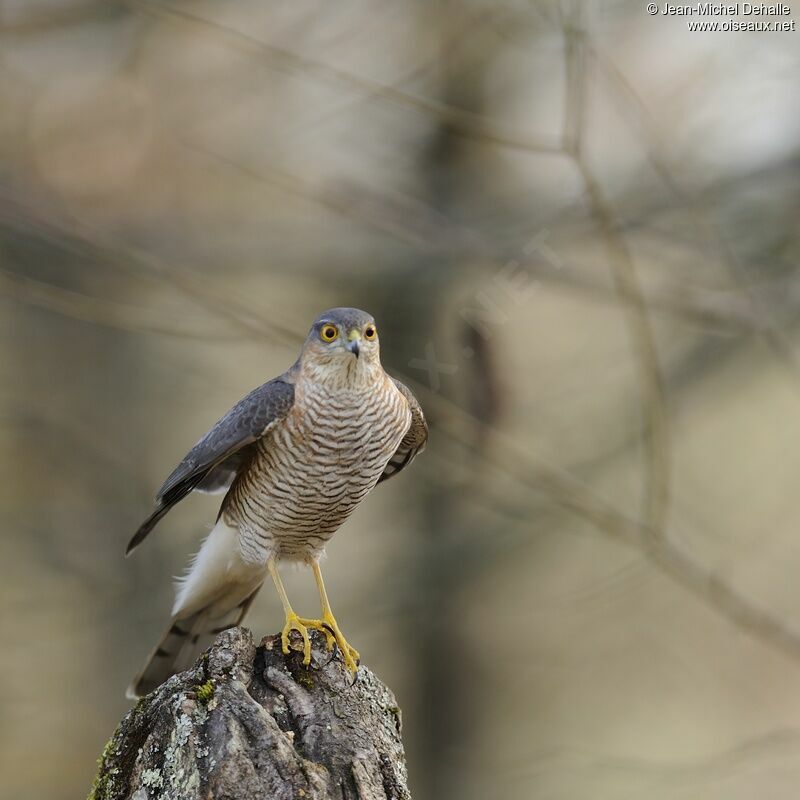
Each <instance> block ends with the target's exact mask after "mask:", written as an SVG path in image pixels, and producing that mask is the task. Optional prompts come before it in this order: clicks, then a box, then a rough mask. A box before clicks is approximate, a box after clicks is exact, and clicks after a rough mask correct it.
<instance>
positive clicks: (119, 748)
mask: <svg viewBox="0 0 800 800" xmlns="http://www.w3.org/2000/svg"><path fill="white" fill-rule="evenodd" d="M324 641H325V640H324V637H323V636H322V635H321V634H316V632H314V634H313V643H314V648H313V658H312V661H311V664H310V665H309V666H308V667H304V666H303V664H302V654H301V653H298V652H294V651H292V652H291V653H290V654H289V655H284V654H283V653H282V652H281V647H280V637H279V636H271V637H267V638H265V639H264V640H263V642H262V643H261V644H260V645H259V646H256V645H255V644H254V642H253V638H252V635H251V634H250V632H249V631H248V630H247V629H245V628H232V629H230V630H228V631H225V632H223V633H221V634H220V635H219V636H218V637H217V640H216V642H215V643H214V645H213V647H211V648H210V650H208V651H207V652H206V653H205V654H204V655H203V656H202V657H201V658H200V659H199V660H198V662H197V663H196V664H195V665H194V667H193V668H192V669H190V670H187V671H186V672H183V673H181V674H179V675H175V676H174V677H172V678H170V680H168V681H167V682H166V683H165V684H164V685H163V686H161V687H159V688H158V689H157V690H156V691H154V692H153V693H152V694H150V695H148V696H147V697H145V698H143V699H142V700H140V701H139V702H138V704H137V705H136V707H135V708H133V709H132V710H131V711H130V712H129V713H128V714H127V715H126V716H125V717H124V718H123V720H122V722H121V723H120V724H119V727H118V728H117V730H116V732H115V733H114V735H113V736H112V738H111V740H110V741H109V742H108V744H107V745H106V748H105V750H104V751H103V754H102V756H101V759H100V768H99V772H98V775H97V778H96V780H95V783H94V786H93V787H92V791H91V793H90V800H161V799H162V798H163V800H190V799H191V800H195V798H197V800H201V799H202V800H222V799H223V798H224V799H225V800H266V799H267V798H268V799H269V800H290V799H291V800H296V798H307V799H308V800H328V799H329V798H331V799H333V798H335V799H336V800H410V794H409V791H408V788H407V785H406V768H405V757H404V754H403V745H402V741H401V739H400V712H399V709H398V707H397V704H396V701H395V699H394V695H393V694H392V693H391V692H390V691H389V689H388V688H387V687H386V686H384V685H383V684H382V683H381V682H380V681H379V680H378V679H377V678H376V677H375V675H373V674H372V672H370V671H369V670H368V669H366V668H365V667H360V668H359V670H358V674H357V676H356V678H355V679H354V678H353V676H352V675H351V674H350V673H348V672H347V671H346V670H345V669H344V666H343V664H342V660H341V656H340V655H339V654H338V653H336V654H335V655H334V654H332V653H329V652H327V651H326V650H325V648H324Z"/></svg>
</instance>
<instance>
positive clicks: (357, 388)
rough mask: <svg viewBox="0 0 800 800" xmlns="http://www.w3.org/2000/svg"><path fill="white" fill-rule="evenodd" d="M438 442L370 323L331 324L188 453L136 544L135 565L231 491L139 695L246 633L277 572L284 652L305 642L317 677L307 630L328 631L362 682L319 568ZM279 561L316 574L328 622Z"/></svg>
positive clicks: (344, 317)
mask: <svg viewBox="0 0 800 800" xmlns="http://www.w3.org/2000/svg"><path fill="white" fill-rule="evenodd" d="M427 438H428V427H427V424H426V422H425V417H424V416H423V413H422V410H421V408H420V406H419V403H418V402H417V400H416V398H415V397H414V395H413V394H412V393H411V391H410V390H409V389H408V387H406V386H404V385H403V384H402V383H400V381H398V380H395V379H394V378H392V377H391V376H389V375H388V374H387V373H386V372H385V371H384V369H383V367H382V366H381V361H380V351H379V345H378V330H377V327H376V325H375V320H374V319H373V318H372V316H371V315H370V314H367V313H366V312H364V311H359V310H358V309H355V308H332V309H330V310H329V311H326V312H324V313H323V314H321V315H320V316H319V317H318V318H317V319H316V320H315V321H314V324H313V325H312V326H311V330H310V331H309V334H308V337H307V338H306V340H305V343H304V345H303V348H302V350H301V352H300V357H299V358H298V359H297V361H296V362H295V363H294V365H293V366H291V367H290V368H289V369H288V370H287V371H286V372H284V373H283V375H280V376H278V377H277V378H274V379H273V380H271V381H268V382H267V383H265V384H264V385H263V386H259V387H258V388H257V389H255V390H253V391H252V392H250V394H248V395H247V396H246V397H245V398H244V399H243V400H240V401H239V402H238V403H237V404H236V405H235V406H234V407H233V408H232V409H231V410H230V411H229V412H228V413H227V414H225V416H224V417H222V419H221V420H220V421H219V422H217V424H216V425H214V427H213V428H211V430H210V431H209V432H208V433H206V435H205V436H203V438H202V439H200V441H199V442H198V443H197V444H196V445H195V446H194V447H193V448H192V449H191V450H190V451H189V453H188V454H187V455H186V457H185V458H184V459H183V461H181V463H180V464H179V465H178V466H177V467H176V468H175V470H174V471H173V472H172V474H171V475H170V476H169V477H168V478H167V480H166V481H165V482H164V485H163V486H162V487H161V489H160V490H159V491H158V494H157V496H156V507H155V510H154V511H153V513H152V514H151V515H150V516H149V517H148V518H147V519H146V520H145V522H144V523H143V524H142V526H141V527H140V528H139V530H138V531H137V532H136V534H135V535H134V537H133V538H132V539H131V541H130V544H129V545H128V549H127V552H126V554H127V553H130V552H131V551H132V550H133V549H134V548H135V547H137V546H138V545H139V544H140V543H141V542H142V540H143V539H144V538H145V537H146V536H147V534H148V533H150V531H151V530H152V529H153V527H154V526H155V525H156V523H157V522H158V521H159V520H160V519H161V518H162V517H163V516H164V515H165V514H166V513H167V512H168V511H169V510H170V509H171V508H172V507H173V506H174V505H175V504H176V503H178V502H180V501H181V500H182V499H183V498H184V497H186V495H188V494H189V493H190V492H192V491H200V492H221V491H225V492H226V494H225V498H224V499H223V501H222V505H221V507H220V511H219V515H218V517H217V521H216V524H215V526H214V528H213V529H212V531H211V533H210V534H209V536H208V538H207V539H206V540H205V541H204V542H203V544H202V546H201V548H200V551H199V552H198V553H197V555H196V556H195V558H194V560H193V561H192V564H191V567H190V569H189V571H188V574H187V575H186V576H185V577H184V578H181V579H180V580H179V581H178V585H177V590H176V598H175V604H174V606H173V609H172V620H171V622H170V625H169V628H168V629H167V632H166V633H165V634H164V636H163V638H162V639H161V641H160V642H159V644H158V646H157V647H156V648H155V650H154V651H153V652H152V654H151V656H150V658H149V659H148V661H147V663H146V664H145V667H144V669H143V670H142V671H141V673H140V674H139V675H138V676H137V677H136V678H135V679H134V680H133V683H132V684H131V686H130V688H129V690H128V695H129V696H130V697H140V696H142V695H143V694H146V693H147V692H149V691H151V690H152V689H154V688H155V687H157V686H158V685H160V684H161V683H162V682H163V681H165V680H166V679H167V678H169V677H170V676H171V675H173V674H175V673H176V672H179V671H181V670H182V669H185V668H186V667H188V666H189V665H190V664H191V663H192V661H193V659H194V657H195V655H196V653H198V652H199V651H200V650H201V649H204V648H205V647H207V646H208V645H209V644H210V642H211V641H212V640H213V638H214V636H215V635H216V634H217V633H219V632H220V631H221V630H223V629H225V628H226V627H230V626H232V625H237V624H239V623H240V622H241V620H242V618H243V617H244V615H245V613H246V612H247V609H248V607H249V606H250V603H251V602H252V600H253V597H254V596H255V594H256V592H258V590H259V588H260V587H261V584H262V583H263V581H264V580H265V578H266V576H267V573H269V574H270V575H271V577H272V580H273V581H274V583H275V588H276V589H277V592H278V596H279V597H280V600H281V603H282V604H283V610H284V613H285V615H286V622H285V624H284V626H283V630H282V633H281V644H282V648H283V652H284V653H288V652H289V643H290V639H289V637H290V634H291V633H292V631H296V632H297V633H298V634H299V635H300V637H301V638H302V644H303V663H304V664H309V663H310V661H311V644H310V641H309V636H308V629H309V628H311V629H317V630H320V631H322V632H323V633H325V635H326V642H327V646H328V649H332V648H333V646H334V645H337V646H338V647H339V649H340V650H341V653H342V656H343V658H344V662H345V665H346V667H347V668H348V669H349V670H350V671H352V672H355V671H356V669H357V664H356V662H357V660H358V658H359V656H358V653H357V652H356V651H355V650H354V649H353V648H352V647H351V646H350V645H349V644H348V643H347V640H346V639H345V638H344V636H343V635H342V632H341V630H340V629H339V625H338V624H337V622H336V619H335V618H334V616H333V612H332V611H331V607H330V603H329V602H328V596H327V594H326V592H325V586H324V584H323V582H322V573H321V572H320V566H319V562H320V557H321V556H322V554H323V549H324V547H325V544H326V543H327V541H328V540H329V539H330V538H331V536H333V534H334V533H335V532H336V530H337V529H338V528H339V527H340V526H341V525H342V523H343V522H344V521H345V520H346V519H347V517H348V516H349V515H350V514H351V513H352V512H353V510H354V509H355V508H356V506H358V504H359V503H360V502H361V501H362V500H363V499H364V497H365V496H366V495H367V493H368V492H369V491H370V489H372V488H373V487H374V486H375V485H376V484H378V483H380V482H381V481H383V480H386V479H387V478H391V477H392V476H393V475H396V474H397V473H398V472H400V471H401V470H402V469H404V468H405V467H406V466H407V465H408V464H410V463H411V461H412V460H413V459H414V457H415V456H416V455H417V453H419V452H421V451H422V449H423V448H424V447H425V443H426V441H427ZM281 560H289V561H299V562H305V563H306V564H308V565H309V566H310V567H311V569H312V570H313V573H314V579H315V581H316V584H317V588H318V589H319V597H320V603H321V605H322V616H321V617H320V618H319V619H305V618H301V617H299V616H298V615H297V614H296V613H295V612H294V610H293V609H292V606H291V604H290V603H289V598H288V597H287V596H286V591H285V590H284V588H283V584H282V583H281V579H280V576H279V574H278V569H277V563H278V562H279V561H281Z"/></svg>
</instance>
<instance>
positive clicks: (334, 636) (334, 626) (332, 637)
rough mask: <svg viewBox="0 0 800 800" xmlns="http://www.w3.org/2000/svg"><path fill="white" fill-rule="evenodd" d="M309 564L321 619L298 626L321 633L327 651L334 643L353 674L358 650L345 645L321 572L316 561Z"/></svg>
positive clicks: (302, 622)
mask: <svg viewBox="0 0 800 800" xmlns="http://www.w3.org/2000/svg"><path fill="white" fill-rule="evenodd" d="M310 563H311V569H312V570H313V572H314V580H315V581H316V583H317V589H318V590H319V602H320V604H321V605H322V619H301V620H300V624H301V625H305V626H307V627H309V628H314V629H315V630H319V631H322V632H323V633H324V634H325V636H326V638H327V644H328V650H332V649H333V645H334V642H335V643H336V644H337V645H339V649H340V650H341V651H342V656H343V657H344V665H345V666H346V667H347V669H348V670H350V672H353V673H355V672H356V671H357V670H358V664H357V663H356V662H357V661H358V660H359V658H360V656H359V654H358V650H356V649H355V648H353V647H350V645H349V644H348V643H347V639H345V638H344V634H343V633H342V632H341V630H340V629H339V624H338V623H337V622H336V619H335V618H334V616H333V612H332V611H331V604H330V603H329V602H328V593H327V592H326V591H325V584H324V583H323V581H322V571H321V570H320V568H319V563H318V562H317V561H311V562H310Z"/></svg>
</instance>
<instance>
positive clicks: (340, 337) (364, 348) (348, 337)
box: [302, 308, 380, 380]
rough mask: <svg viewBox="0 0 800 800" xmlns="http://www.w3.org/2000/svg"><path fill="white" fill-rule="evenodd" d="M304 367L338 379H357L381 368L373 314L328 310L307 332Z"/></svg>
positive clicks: (337, 309)
mask: <svg viewBox="0 0 800 800" xmlns="http://www.w3.org/2000/svg"><path fill="white" fill-rule="evenodd" d="M302 361H303V365H304V366H305V367H307V368H313V369H314V370H315V371H320V372H323V373H327V374H329V375H330V376H331V377H334V378H337V379H343V380H347V379H348V378H349V379H357V378H358V377H359V376H366V375H367V374H369V373H370V372H371V371H372V370H374V369H375V368H376V367H380V347H379V344H378V329H377V327H376V326H375V320H374V319H373V317H372V314H367V312H366V311H360V310H359V309H357V308H331V309H329V310H328V311H324V312H323V313H322V314H320V315H319V316H318V317H317V318H316V319H315V320H314V323H313V325H312V326H311V330H310V331H309V332H308V337H307V339H306V343H305V346H304V348H303V356H302Z"/></svg>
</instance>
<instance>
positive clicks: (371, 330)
mask: <svg viewBox="0 0 800 800" xmlns="http://www.w3.org/2000/svg"><path fill="white" fill-rule="evenodd" d="M374 335H375V331H374V330H373V329H372V328H367V336H369V337H370V338H372V337H373V336H374Z"/></svg>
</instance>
